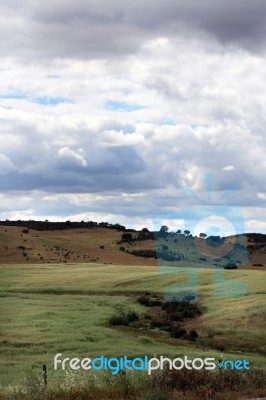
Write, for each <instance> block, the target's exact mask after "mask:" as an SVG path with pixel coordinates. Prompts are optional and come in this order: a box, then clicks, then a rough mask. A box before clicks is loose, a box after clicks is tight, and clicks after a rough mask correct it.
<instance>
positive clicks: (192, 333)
mask: <svg viewBox="0 0 266 400" xmlns="http://www.w3.org/2000/svg"><path fill="white" fill-rule="evenodd" d="M198 337H199V334H198V332H197V331H196V329H194V328H192V329H191V330H190V331H189V334H188V339H189V340H192V342H195V340H196V339H197V338H198Z"/></svg>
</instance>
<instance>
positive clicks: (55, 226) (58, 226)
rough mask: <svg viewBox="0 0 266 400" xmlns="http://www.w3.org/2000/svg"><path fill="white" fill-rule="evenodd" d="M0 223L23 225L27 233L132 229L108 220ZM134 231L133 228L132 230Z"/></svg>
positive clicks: (3, 222)
mask: <svg viewBox="0 0 266 400" xmlns="http://www.w3.org/2000/svg"><path fill="white" fill-rule="evenodd" d="M0 225H4V226H18V227H23V228H26V229H23V231H22V233H28V232H29V229H34V230H37V231H54V230H65V229H77V228H88V229H93V228H96V227H100V228H108V229H116V230H119V231H132V229H129V230H128V229H126V227H125V226H123V225H120V224H109V223H108V222H99V223H98V222H94V221H87V222H85V221H81V222H72V221H65V222H50V221H47V220H46V221H33V220H30V221H20V220H19V221H9V220H6V221H0ZM133 231H134V230H133Z"/></svg>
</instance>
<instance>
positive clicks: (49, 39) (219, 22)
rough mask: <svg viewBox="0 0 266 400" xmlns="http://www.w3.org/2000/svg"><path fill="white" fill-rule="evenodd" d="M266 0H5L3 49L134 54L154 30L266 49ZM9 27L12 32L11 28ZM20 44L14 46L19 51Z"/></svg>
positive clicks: (79, 55)
mask: <svg viewBox="0 0 266 400" xmlns="http://www.w3.org/2000/svg"><path fill="white" fill-rule="evenodd" d="M265 15H266V5H265V1H264V0H253V1H252V2H251V1H249V0H235V1H234V2H232V1H229V0H224V1H223V2H214V1H212V0H200V1H197V2H195V1H193V0H165V1H162V0H159V1H156V2H154V1H151V0H143V1H139V0H138V1H136V2H134V3H130V4H128V3H127V4H125V2H124V1H123V0H112V1H110V2H108V4H106V2H105V1H103V0H98V1H97V2H95V1H92V0H91V1H89V2H88V1H85V0H78V1H76V2H75V4H74V3H73V2H71V1H69V0H61V1H58V2H57V4H56V5H55V4H54V2H53V1H52V0H48V1H46V2H42V3H40V2H32V1H30V0H25V1H24V2H23V6H22V5H21V3H20V2H19V1H18V0H15V1H9V0H4V1H3V2H1V16H2V17H1V24H0V26H1V30H0V32H1V36H2V37H6V39H7V40H5V41H4V42H3V43H2V45H1V49H2V54H9V55H10V56H13V54H16V56H21V57H36V58H51V57H52V58H57V57H66V58H76V59H89V58H99V57H100V58H106V56H108V57H113V56H115V55H126V54H133V53H136V52H137V51H138V49H139V48H140V47H141V46H142V45H143V44H144V43H145V42H146V41H148V40H150V39H151V38H153V37H154V36H157V37H161V36H167V37H174V36H177V35H183V36H185V37H187V36H196V35H197V36H204V35H205V36H209V37H210V38H214V39H215V40H218V41H219V42H221V43H223V44H224V45H229V46H232V45H233V46H237V47H243V48H247V49H249V50H250V51H262V50H263V49H265V38H266V34H265V33H266V31H265V30H266V28H265V26H266V24H265ZM7 30H8V33H9V34H8V35H6V34H5V33H6V31H7ZM14 50H15V51H14Z"/></svg>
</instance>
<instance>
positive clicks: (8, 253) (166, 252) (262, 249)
mask: <svg viewBox="0 0 266 400" xmlns="http://www.w3.org/2000/svg"><path fill="white" fill-rule="evenodd" d="M240 236H241V237H240ZM240 236H238V238H237V240H239V238H240V239H241V242H240V243H244V244H245V246H243V245H242V247H244V248H245V250H247V262H245V263H244V264H245V266H244V268H248V269H250V268H252V269H265V268H266V235H263V234H256V233H249V234H245V235H240ZM160 240H161V242H160ZM235 240H236V238H235V237H229V238H227V241H228V244H229V245H230V243H231V242H232V243H233V242H234V241H235ZM166 242H167V246H166ZM195 243H196V246H197V247H200V246H202V245H203V244H205V243H206V239H205V240H204V239H200V238H194V237H191V236H185V235H182V234H181V235H171V234H167V235H166V236H164V237H162V238H159V239H158V238H156V240H155V234H154V233H153V232H149V231H148V230H147V229H145V228H144V229H143V230H141V231H136V230H133V229H126V228H125V227H124V226H122V225H119V224H114V225H112V224H108V223H106V222H103V223H100V224H97V223H96V222H93V221H90V222H70V221H66V222H62V223H53V222H48V221H46V222H42V221H4V222H3V221H2V222H0V263H5V264H20V263H30V264H31V263H34V264H36V263H76V262H78V263H88V262H99V263H103V264H105V263H106V264H107V263H108V264H121V265H156V264H157V257H158V258H162V262H163V263H167V261H169V260H170V261H175V262H177V265H178V262H180V266H181V264H182V266H191V263H189V260H191V259H193V260H194V258H195V254H196V251H198V250H196V251H195ZM238 247H240V250H241V245H239V246H238ZM214 250H215V248H214ZM234 258H235V259H238V258H241V254H240V255H239V254H237V253H236V254H235V255H234ZM214 261H216V259H214ZM208 262H209V261H208V259H206V258H204V257H199V259H198V260H197V262H196V263H195V261H193V263H194V264H195V265H194V266H199V267H208ZM216 264H217V266H220V265H219V262H218V263H216ZM216 264H215V263H214V265H212V266H214V267H215V265H216ZM239 264H241V265H243V262H242V263H240V262H239Z"/></svg>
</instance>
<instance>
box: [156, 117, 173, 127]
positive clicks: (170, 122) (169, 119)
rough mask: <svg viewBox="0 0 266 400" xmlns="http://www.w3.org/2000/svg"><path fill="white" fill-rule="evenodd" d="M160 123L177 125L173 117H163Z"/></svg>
mask: <svg viewBox="0 0 266 400" xmlns="http://www.w3.org/2000/svg"><path fill="white" fill-rule="evenodd" d="M159 124H160V125H172V126H175V125H176V123H175V121H174V120H173V119H171V118H163V119H161V121H160V122H159Z"/></svg>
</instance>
